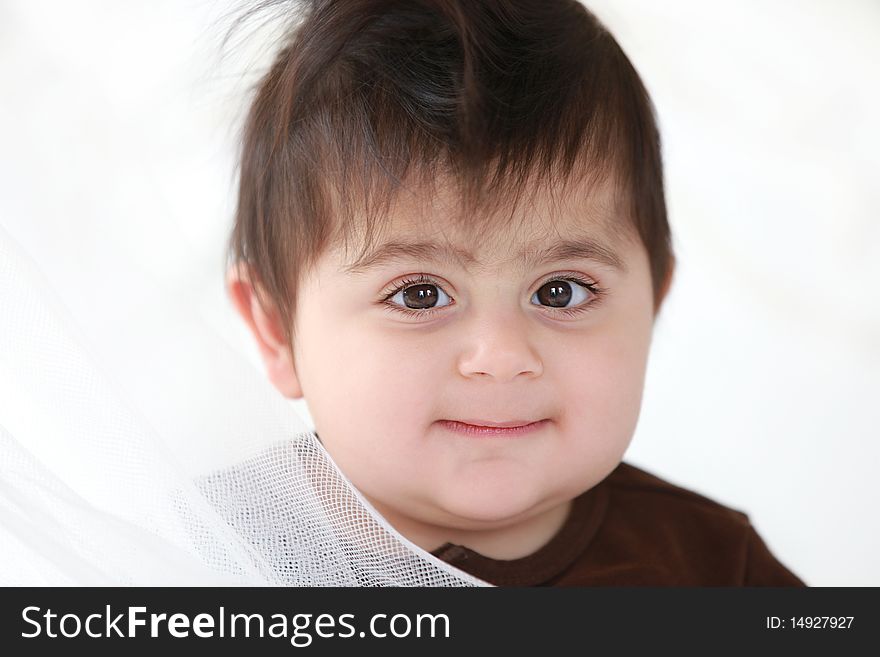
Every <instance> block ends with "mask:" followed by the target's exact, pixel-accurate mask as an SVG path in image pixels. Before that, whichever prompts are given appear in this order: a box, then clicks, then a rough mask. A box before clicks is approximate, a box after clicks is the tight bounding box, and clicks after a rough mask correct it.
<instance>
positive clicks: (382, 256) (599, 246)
mask: <svg viewBox="0 0 880 657" xmlns="http://www.w3.org/2000/svg"><path fill="white" fill-rule="evenodd" d="M400 260H419V261H425V262H431V263H438V264H439V263H457V264H461V265H463V266H464V267H465V268H466V269H467V268H468V266H469V265H472V264H474V263H475V262H477V259H476V258H475V257H474V255H473V254H472V253H471V252H470V251H468V250H467V249H464V248H461V247H457V246H454V245H452V244H445V243H440V242H433V241H422V242H409V241H390V242H385V243H383V244H381V245H379V246H377V247H376V248H374V249H373V250H372V251H370V252H368V253H366V254H364V255H363V256H361V257H359V258H357V259H356V260H355V261H354V262H352V263H349V264H347V265H346V266H345V267H344V269H343V272H344V273H346V274H364V273H366V272H368V271H370V270H372V269H376V268H378V267H381V266H383V265H386V264H389V263H391V262H396V261H400ZM512 260H513V262H515V263H518V264H519V265H520V266H521V267H522V268H523V269H529V268H532V267H535V266H536V265H538V264H540V263H542V262H555V261H557V260H591V261H593V262H596V263H599V264H602V265H605V266H607V267H610V268H612V269H614V270H616V271H618V272H626V265H625V264H624V261H623V258H621V257H620V256H619V255H618V254H617V253H616V252H615V251H614V250H613V249H611V248H610V247H608V246H606V245H605V244H603V243H602V242H600V241H598V240H596V239H593V238H590V237H579V238H577V239H564V240H560V241H558V242H556V243H555V244H552V245H550V246H548V247H545V248H538V247H534V246H526V247H525V248H524V249H523V250H522V251H520V252H519V254H517V255H516V256H515V257H514V258H513V259H512Z"/></svg>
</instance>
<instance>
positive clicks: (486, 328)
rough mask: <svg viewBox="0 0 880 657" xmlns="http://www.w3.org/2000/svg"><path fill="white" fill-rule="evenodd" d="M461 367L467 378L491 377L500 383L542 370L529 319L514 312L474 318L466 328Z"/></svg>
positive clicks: (532, 374) (530, 375)
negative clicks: (524, 318)
mask: <svg viewBox="0 0 880 657" xmlns="http://www.w3.org/2000/svg"><path fill="white" fill-rule="evenodd" d="M465 330H466V332H467V333H466V334H467V337H466V338H465V339H464V340H463V341H462V344H463V348H462V352H461V354H460V356H459V363H458V368H459V371H460V372H461V374H462V375H464V376H466V377H481V378H486V377H491V378H492V379H494V380H496V381H498V382H506V381H512V380H514V379H515V378H516V377H519V376H525V377H537V376H540V375H541V374H542V373H543V363H542V361H541V357H540V355H539V353H538V351H537V349H536V348H535V345H534V344H533V340H536V339H537V337H536V336H534V335H531V333H532V331H531V330H530V327H529V326H528V322H527V321H525V320H523V319H522V318H517V317H514V316H513V313H508V314H506V315H503V316H502V315H496V316H495V317H486V316H484V317H483V318H481V319H479V320H477V321H474V322H472V323H471V324H470V326H468V327H466V329H465Z"/></svg>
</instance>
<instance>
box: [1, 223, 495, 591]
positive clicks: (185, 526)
mask: <svg viewBox="0 0 880 657" xmlns="http://www.w3.org/2000/svg"><path fill="white" fill-rule="evenodd" d="M0 313H2V314H0V554H2V558H0V584H3V585H43V584H59V585H144V586H152V585H224V584H231V585H315V586H336V585H356V586H470V585H483V584H485V583H484V582H481V581H480V580H477V579H475V578H472V577H470V576H469V575H467V574H466V573H463V572H461V571H459V570H457V569H455V568H453V567H451V566H449V565H448V564H446V563H444V562H443V561H441V560H439V559H436V558H435V557H433V556H432V555H430V554H429V553H427V552H425V551H424V550H421V549H420V548H418V547H417V546H415V545H413V544H412V543H410V542H409V541H407V540H406V539H405V538H403V537H402V536H400V535H399V534H398V533H397V532H396V531H395V530H394V529H393V528H391V527H390V526H389V525H388V524H387V523H386V522H385V521H384V519H383V518H382V517H381V516H380V515H379V514H378V513H376V512H375V510H374V509H372V507H370V505H369V503H367V502H366V501H365V500H364V499H363V498H362V496H361V495H360V494H359V493H358V491H357V490H356V489H355V488H354V487H353V486H352V485H351V484H350V482H348V480H347V479H346V478H345V476H344V475H343V474H342V473H341V472H340V471H339V469H338V468H337V466H336V465H335V463H333V461H332V459H331V458H330V457H329V455H328V454H327V453H326V451H325V450H324V449H323V447H322V445H321V443H320V441H319V440H318V439H317V437H316V436H315V434H314V433H312V432H310V431H308V430H307V428H306V427H305V425H304V424H303V422H302V420H301V419H300V418H299V417H298V416H297V415H296V413H295V412H294V411H293V409H291V408H290V407H289V405H288V403H287V402H286V400H283V398H281V397H280V395H278V394H277V393H275V392H274V389H271V387H269V386H268V385H266V384H265V382H264V381H261V380H260V376H261V375H260V373H258V372H256V371H255V370H254V368H253V367H252V366H251V365H250V364H249V363H247V362H246V361H245V360H244V359H243V358H238V359H236V358H235V357H234V356H233V355H231V351H230V349H229V348H228V347H227V346H226V345H225V343H223V341H222V340H221V339H219V337H218V336H217V335H214V334H212V332H211V330H210V328H208V327H207V326H206V325H204V324H199V323H198V322H195V321H187V320H185V319H182V318H181V317H174V318H173V319H171V318H172V317H173V316H172V315H167V316H166V317H169V319H168V321H167V322H166V326H167V327H170V330H173V331H174V333H175V340H176V342H175V344H177V347H178V348H177V349H171V348H170V347H169V344H171V343H170V342H168V343H165V344H164V345H163V348H162V349H156V350H155V351H153V352H149V351H148V352H147V353H146V357H143V356H142V357H141V359H140V360H138V361H132V362H138V363H140V364H141V365H140V366H139V368H138V369H137V371H136V368H135V367H133V366H129V369H128V370H126V369H125V365H122V366H120V369H117V370H116V372H115V374H111V373H110V372H108V371H107V370H106V369H105V368H102V366H101V365H100V363H101V362H106V358H108V356H107V355H106V354H104V355H103V358H104V359H105V361H102V358H101V357H100V355H99V354H97V353H96V352H95V351H94V344H92V345H91V346H89V342H88V340H86V339H85V337H86V336H85V335H84V334H83V333H81V327H80V326H78V325H77V323H76V321H75V320H74V319H73V316H72V315H71V314H70V313H69V312H68V311H67V309H66V308H65V307H64V305H63V304H62V303H61V302H59V300H58V299H57V297H56V296H55V294H54V292H53V291H52V289H51V287H50V286H49V284H48V283H47V281H46V280H45V278H43V277H42V276H41V274H40V272H39V271H38V270H37V269H36V267H35V266H34V264H33V262H31V261H30V260H28V259H27V258H26V257H25V256H24V255H23V254H22V253H21V252H19V251H18V250H17V249H16V248H14V243H13V242H12V239H11V238H10V237H9V236H8V235H7V234H6V233H5V232H4V231H3V230H2V229H0ZM143 348H144V349H147V348H148V347H147V346H146V345H144V347H143ZM169 352H171V353H169ZM163 358H166V359H173V364H171V363H172V360H169V361H167V362H166V361H163ZM204 362H211V363H214V364H215V366H216V367H218V368H222V372H223V375H222V376H220V377H218V380H219V381H220V383H218V384H217V386H216V387H215V388H214V389H212V391H211V394H212V395H214V396H215V399H214V400H213V401H214V403H215V404H216V406H215V408H216V409H217V413H218V414H220V415H221V418H220V419H221V420H222V419H223V417H226V416H224V415H223V414H224V413H225V414H227V415H228V420H226V421H223V422H219V421H218V420H217V418H208V417H206V416H204V415H201V414H200V413H202V411H201V410H192V411H191V412H188V411H187V409H188V408H190V407H189V406H187V404H186V403H182V402H181V400H179V399H177V398H176V394H177V393H175V392H172V391H173V390H178V389H179V387H177V388H175V387H173V386H171V385H169V386H168V388H167V390H166V389H165V388H164V387H163V385H162V379H161V378H159V379H156V380H154V382H153V383H150V384H145V383H144V381H145V380H147V379H148V378H149V377H146V376H143V374H144V372H143V371H142V370H141V369H140V368H141V367H146V365H144V363H151V364H153V367H155V368H156V369H157V371H166V370H163V369H162V368H167V374H166V377H167V382H168V383H169V384H170V382H171V379H172V378H173V379H175V381H177V383H178V386H179V383H180V382H179V381H178V379H179V378H180V377H185V376H186V373H187V372H188V371H191V369H192V368H194V367H196V366H197V364H198V363H204ZM129 377H131V378H129ZM122 380H130V381H137V382H138V385H140V386H145V385H150V386H152V387H153V389H152V390H151V391H150V390H147V389H145V388H143V387H141V388H133V387H132V386H134V385H135V384H134V383H131V384H129V385H128V386H124V385H122V384H121V381H122ZM126 389H127V390H129V391H130V390H133V389H137V390H138V395H137V398H138V400H139V402H140V403H134V402H133V399H134V398H135V396H134V395H132V394H131V393H130V392H129V396H128V397H127V396H126ZM146 393H149V394H146ZM148 400H149V401H148ZM159 408H162V409H164V410H163V412H161V413H160V412H158V411H155V410H151V409H159ZM194 408H195V409H199V407H198V406H197V405H196V406H195V407H194ZM169 409H170V410H169ZM209 420H211V421H209ZM218 427H220V428H218ZM201 431H208V432H211V435H210V436H209V437H210V438H211V440H209V441H205V440H203V438H204V436H199V438H201V439H202V440H200V441H199V442H198V444H199V445H202V447H200V448H198V449H195V451H194V452H193V451H191V452H190V455H189V457H187V456H186V454H187V451H186V449H184V448H182V447H181V449H172V447H174V446H184V445H186V443H187V441H188V440H189V439H190V438H194V437H195V436H194V433H195V432H201ZM204 445H213V446H215V447H214V449H206V448H205V447H204ZM211 451H214V452H215V453H210V452H211Z"/></svg>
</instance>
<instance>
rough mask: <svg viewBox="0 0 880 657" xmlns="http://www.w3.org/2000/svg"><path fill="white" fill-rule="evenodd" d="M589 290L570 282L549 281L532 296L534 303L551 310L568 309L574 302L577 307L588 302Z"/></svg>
mask: <svg viewBox="0 0 880 657" xmlns="http://www.w3.org/2000/svg"><path fill="white" fill-rule="evenodd" d="M588 289H589V288H588V287H587V286H585V285H581V284H580V283H575V282H574V281H568V280H552V281H547V282H546V283H544V284H543V285H542V286H541V287H539V288H538V290H537V292H535V294H534V295H532V302H533V303H539V304H541V305H542V306H547V307H550V308H568V307H570V306H569V304H570V303H571V302H572V300H574V304H573V305H575V306H579V305H581V304H583V303H584V302H585V301H587V298H588V295H587V290H588Z"/></svg>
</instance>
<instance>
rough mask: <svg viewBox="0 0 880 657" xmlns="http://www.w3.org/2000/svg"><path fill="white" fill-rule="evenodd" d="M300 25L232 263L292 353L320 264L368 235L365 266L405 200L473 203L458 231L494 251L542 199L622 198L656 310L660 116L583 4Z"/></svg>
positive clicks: (342, 12) (375, 15) (460, 8)
mask: <svg viewBox="0 0 880 657" xmlns="http://www.w3.org/2000/svg"><path fill="white" fill-rule="evenodd" d="M275 5H277V3H275V2H264V3H261V4H260V5H259V9H263V8H266V7H267V6H275ZM298 8H299V10H300V11H299V13H298V14H297V15H296V19H297V20H296V22H295V23H292V24H291V27H290V29H289V30H288V32H287V33H286V36H285V38H284V42H283V44H282V47H281V50H280V52H279V53H278V55H277V56H276V57H275V59H274V62H273V63H272V65H271V67H270V68H269V70H268V72H267V73H266V74H265V75H264V77H263V78H262V79H261V80H260V82H259V84H258V86H257V89H256V95H255V97H254V100H253V104H252V105H251V107H250V111H249V113H248V116H247V119H246V122H245V124H244V131H243V136H242V147H241V158H240V186H239V196H238V208H237V212H236V216H235V224H234V228H233V231H232V234H231V238H230V241H229V249H228V256H229V260H230V264H231V263H232V262H240V263H242V264H245V265H247V267H248V268H249V270H250V271H251V272H252V274H253V275H254V278H255V279H256V281H257V282H258V283H259V287H258V294H260V303H261V304H263V305H264V307H265V306H266V304H267V303H268V304H271V305H272V306H274V307H275V308H276V309H277V310H278V312H279V314H280V316H281V317H282V318H283V319H284V320H285V321H284V327H285V332H286V333H285V336H284V337H285V339H286V340H287V341H288V343H289V344H292V340H293V337H294V336H293V317H294V313H295V311H296V290H297V285H298V282H299V281H300V279H301V277H302V275H303V274H304V273H305V272H307V271H308V270H309V269H310V268H311V267H313V266H314V264H315V262H316V261H317V259H318V257H319V256H320V254H321V253H323V252H324V250H325V249H326V248H328V246H331V245H333V244H336V243H345V244H346V250H347V249H348V244H349V243H350V242H351V240H352V238H353V237H354V236H355V235H358V239H357V243H359V244H360V245H361V249H362V253H363V252H365V251H366V250H367V249H368V248H369V247H370V245H371V244H372V241H373V239H374V238H375V236H376V235H377V233H379V232H381V228H382V226H383V225H384V223H383V220H384V218H385V217H386V216H387V211H388V208H389V207H390V206H391V204H392V202H393V200H394V198H395V197H396V194H397V192H398V191H399V190H400V189H401V188H402V187H405V186H406V187H409V186H410V185H412V188H417V189H430V188H431V187H432V185H434V184H435V182H436V181H447V182H448V183H450V184H454V185H455V186H456V187H455V189H456V190H457V195H456V196H457V198H458V199H460V207H459V208H458V211H457V212H455V213H453V214H454V217H453V218H454V219H455V220H456V221H457V223H458V224H459V225H460V227H463V228H465V229H466V230H468V232H469V234H473V235H475V236H479V235H481V234H486V233H487V232H488V231H489V230H490V229H492V228H496V229H497V223H498V219H499V217H500V216H501V215H499V212H498V210H500V209H502V208H504V209H510V214H508V215H507V216H508V217H512V216H513V208H515V207H516V205H517V204H518V203H519V202H520V199H521V197H522V195H523V194H525V193H526V192H527V191H528V190H531V191H532V192H534V191H535V190H538V189H543V190H548V189H552V188H554V187H555V186H557V185H561V186H562V187H563V188H564V186H565V185H566V184H567V183H569V182H571V181H572V180H578V181H580V182H581V183H584V182H585V181H586V182H587V183H589V184H597V183H599V182H600V181H602V180H612V181H613V182H614V185H615V188H616V189H619V190H620V192H619V193H620V198H621V199H622V200H623V205H622V207H621V208H620V209H619V216H620V218H621V219H620V225H619V226H618V227H617V231H618V233H620V234H630V235H636V236H637V238H638V239H640V240H641V242H642V244H644V246H645V248H646V250H647V252H648V258H649V262H650V268H651V276H652V283H653V288H654V299H655V311H656V310H657V308H658V307H659V302H660V298H661V296H662V289H661V287H662V285H663V282H664V280H665V279H666V276H667V274H668V273H669V271H670V269H671V267H672V259H673V258H672V245H671V237H670V232H669V225H668V223H667V218H666V203H665V199H664V191H663V168H662V162H661V153H660V137H659V133H658V130H657V126H656V122H655V118H654V109H653V105H652V103H651V100H650V98H649V96H648V93H647V91H646V90H645V87H644V86H643V84H642V82H641V80H640V78H639V75H638V73H637V72H636V71H635V69H634V68H633V66H632V64H631V63H630V61H629V59H628V58H627V57H626V55H625V54H624V53H623V51H622V50H621V48H620V46H619V45H618V44H617V42H616V41H615V40H614V38H613V37H612V36H611V34H610V33H609V32H608V31H607V30H606V29H605V28H604V27H603V26H602V24H601V23H600V22H599V21H598V20H597V19H596V17H595V16H593V14H591V13H590V12H589V11H587V10H586V9H585V8H584V7H583V6H582V5H581V4H580V3H579V2H577V1H576V0H479V1H474V0H312V1H311V2H305V3H300V4H299V5H298ZM251 13H252V12H249V14H251ZM627 231H628V232H627ZM263 295H265V296H263Z"/></svg>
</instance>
